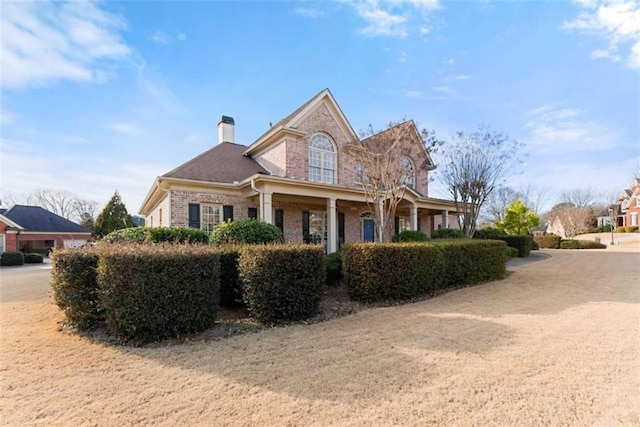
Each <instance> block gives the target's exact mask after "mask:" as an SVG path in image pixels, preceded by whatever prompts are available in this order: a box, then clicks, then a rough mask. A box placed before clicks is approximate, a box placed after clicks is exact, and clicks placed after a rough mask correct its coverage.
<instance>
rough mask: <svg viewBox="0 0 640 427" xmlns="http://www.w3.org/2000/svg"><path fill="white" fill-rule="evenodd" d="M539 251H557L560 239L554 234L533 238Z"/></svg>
mask: <svg viewBox="0 0 640 427" xmlns="http://www.w3.org/2000/svg"><path fill="white" fill-rule="evenodd" d="M534 239H535V241H536V242H537V243H538V246H539V247H540V249H559V248H560V241H561V240H562V238H561V237H560V236H556V235H555V234H545V235H543V236H536V237H534Z"/></svg>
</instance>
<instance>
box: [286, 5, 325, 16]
mask: <svg viewBox="0 0 640 427" xmlns="http://www.w3.org/2000/svg"><path fill="white" fill-rule="evenodd" d="M293 13H295V14H296V15H300V16H304V17H307V18H314V19H315V18H320V17H322V16H324V15H325V13H324V11H322V10H320V9H316V8H312V7H298V8H296V9H294V10H293Z"/></svg>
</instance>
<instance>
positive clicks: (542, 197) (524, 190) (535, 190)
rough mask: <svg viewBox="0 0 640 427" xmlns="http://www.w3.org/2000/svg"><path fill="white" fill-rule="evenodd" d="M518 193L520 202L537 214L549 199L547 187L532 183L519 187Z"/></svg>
mask: <svg viewBox="0 0 640 427" xmlns="http://www.w3.org/2000/svg"><path fill="white" fill-rule="evenodd" d="M518 194H519V195H520V199H521V200H522V203H524V204H525V205H527V206H528V207H529V209H531V210H532V211H533V212H535V213H536V214H538V215H540V214H541V211H542V209H543V207H544V205H545V204H546V203H547V202H548V201H549V189H548V188H547V187H541V186H538V185H536V184H532V183H528V184H527V185H524V186H521V187H519V188H518Z"/></svg>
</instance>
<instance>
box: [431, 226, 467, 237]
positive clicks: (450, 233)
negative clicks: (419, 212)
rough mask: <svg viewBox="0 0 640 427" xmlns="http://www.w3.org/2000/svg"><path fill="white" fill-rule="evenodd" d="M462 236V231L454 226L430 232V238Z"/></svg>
mask: <svg viewBox="0 0 640 427" xmlns="http://www.w3.org/2000/svg"><path fill="white" fill-rule="evenodd" d="M463 237H464V233H463V232H462V231H460V230H457V229H455V228H441V229H439V230H434V231H433V233H431V238H432V239H461V238H463Z"/></svg>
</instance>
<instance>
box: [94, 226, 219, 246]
mask: <svg viewBox="0 0 640 427" xmlns="http://www.w3.org/2000/svg"><path fill="white" fill-rule="evenodd" d="M104 240H105V241H107V242H110V243H130V242H133V243H165V242H167V243H208V242H209V233H207V232H206V231H204V230H200V229H198V228H188V227H132V228H123V229H121V230H116V231H113V232H111V233H109V234H107V235H106V236H105V237H104Z"/></svg>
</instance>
